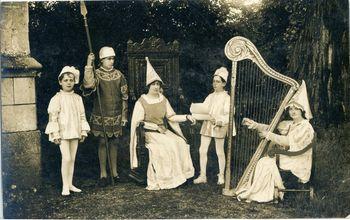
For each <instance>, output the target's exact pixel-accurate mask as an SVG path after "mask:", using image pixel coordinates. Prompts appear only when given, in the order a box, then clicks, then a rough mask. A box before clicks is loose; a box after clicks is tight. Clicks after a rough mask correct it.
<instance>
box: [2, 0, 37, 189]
mask: <svg viewBox="0 0 350 220" xmlns="http://www.w3.org/2000/svg"><path fill="white" fill-rule="evenodd" d="M28 21H29V14H28V3H27V2H3V3H1V4H0V36H1V39H0V48H1V113H2V120H1V126H2V130H1V154H2V163H1V166H2V182H3V187H4V189H5V190H6V189H7V187H9V186H12V187H16V188H27V187H29V188H31V187H37V186H38V184H39V183H40V179H41V155H40V132H39V131H38V129H37V115H36V98H35V77H36V76H37V74H38V71H39V70H40V69H41V67H42V66H41V64H40V63H38V62H37V61H36V60H35V59H34V58H32V57H31V56H30V47H29V36H28Z"/></svg>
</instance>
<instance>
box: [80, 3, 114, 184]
mask: <svg viewBox="0 0 350 220" xmlns="http://www.w3.org/2000/svg"><path fill="white" fill-rule="evenodd" d="M80 13H81V15H82V16H83V18H84V26H85V32H86V37H87V41H88V45H89V50H90V53H92V44H91V38H90V31H89V26H88V22H87V17H86V15H87V8H86V5H85V2H84V1H80ZM92 69H93V73H95V62H93V64H92ZM96 92H97V100H98V106H99V109H100V114H101V118H102V127H103V136H104V139H105V143H106V151H107V152H106V153H107V160H108V166H109V172H110V174H111V175H110V176H111V181H112V185H114V179H113V176H112V162H111V157H110V155H109V145H108V138H107V133H106V126H105V121H104V116H103V112H102V105H101V96H100V89H99V86H98V85H97V86H96Z"/></svg>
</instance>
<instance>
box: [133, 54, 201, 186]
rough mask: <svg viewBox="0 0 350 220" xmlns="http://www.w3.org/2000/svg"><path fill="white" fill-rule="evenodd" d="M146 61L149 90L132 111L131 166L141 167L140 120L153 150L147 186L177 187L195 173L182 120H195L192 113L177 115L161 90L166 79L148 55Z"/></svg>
mask: <svg viewBox="0 0 350 220" xmlns="http://www.w3.org/2000/svg"><path fill="white" fill-rule="evenodd" d="M146 61H147V75H146V86H147V87H148V93H147V94H143V95H141V97H140V98H139V99H138V100H137V102H136V103H135V107H134V110H133V114H132V119H131V131H130V166H131V169H134V168H137V167H138V158H137V154H136V145H137V136H136V128H137V126H138V125H139V123H140V122H144V128H145V141H146V143H145V146H146V148H147V149H148V152H149V164H148V169H147V187H146V189H147V190H160V189H171V188H176V187H178V186H180V185H181V184H183V183H185V182H186V180H187V179H189V178H191V177H193V175H194V167H193V164H192V159H191V155H190V146H189V145H188V144H187V142H186V138H185V137H184V135H183V133H182V131H181V129H180V126H179V124H178V122H184V121H187V120H189V121H191V122H192V123H195V120H194V118H193V117H192V116H191V115H176V113H175V112H174V110H173V108H172V107H171V105H170V103H169V101H168V99H167V98H166V97H165V96H164V95H163V94H162V93H161V87H162V85H163V81H162V79H161V78H160V77H159V75H158V74H157V73H156V71H155V70H154V69H153V67H152V65H151V64H150V62H149V60H148V58H147V57H146ZM165 121H166V123H165ZM167 124H169V126H170V127H171V129H172V131H171V130H169V129H170V128H169V127H167Z"/></svg>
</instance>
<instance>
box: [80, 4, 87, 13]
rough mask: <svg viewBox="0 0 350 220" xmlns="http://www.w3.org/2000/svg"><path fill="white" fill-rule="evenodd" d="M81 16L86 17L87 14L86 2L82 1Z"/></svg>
mask: <svg viewBox="0 0 350 220" xmlns="http://www.w3.org/2000/svg"><path fill="white" fill-rule="evenodd" d="M80 14H81V15H82V16H84V17H85V16H86V14H87V9H86V5H85V2H84V1H80Z"/></svg>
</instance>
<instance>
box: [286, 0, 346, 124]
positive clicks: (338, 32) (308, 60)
mask: <svg viewBox="0 0 350 220" xmlns="http://www.w3.org/2000/svg"><path fill="white" fill-rule="evenodd" d="M308 13H309V14H308V16H307V17H306V19H307V20H306V21H305V22H306V23H305V29H304V30H303V31H302V32H301V35H300V37H299V40H298V41H297V42H296V44H295V45H294V48H293V50H292V53H291V56H290V59H289V64H288V69H289V70H291V71H292V72H293V73H294V74H295V77H296V78H297V79H304V80H305V82H306V85H307V87H308V92H309V98H310V105H311V108H312V111H313V113H314V119H315V123H317V124H323V125H329V124H339V123H342V122H344V121H349V119H350V112H349V108H350V101H349V99H350V97H349V95H350V94H349V92H350V89H349V86H350V84H349V81H350V79H349V74H348V71H349V36H348V34H349V30H348V25H349V23H348V22H349V20H348V3H347V1H344V0H315V2H314V3H313V4H311V7H310V8H309V12H308Z"/></svg>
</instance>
